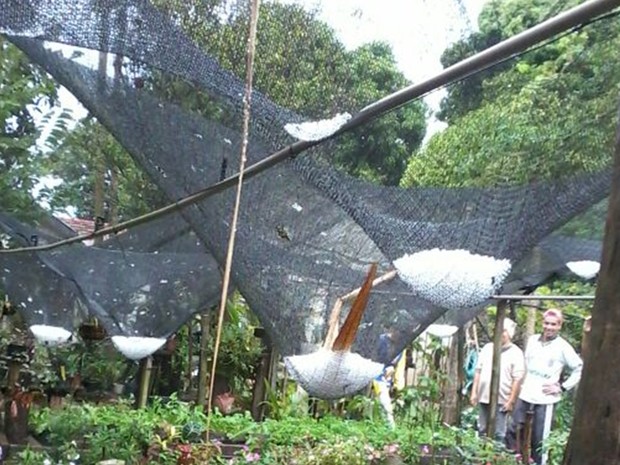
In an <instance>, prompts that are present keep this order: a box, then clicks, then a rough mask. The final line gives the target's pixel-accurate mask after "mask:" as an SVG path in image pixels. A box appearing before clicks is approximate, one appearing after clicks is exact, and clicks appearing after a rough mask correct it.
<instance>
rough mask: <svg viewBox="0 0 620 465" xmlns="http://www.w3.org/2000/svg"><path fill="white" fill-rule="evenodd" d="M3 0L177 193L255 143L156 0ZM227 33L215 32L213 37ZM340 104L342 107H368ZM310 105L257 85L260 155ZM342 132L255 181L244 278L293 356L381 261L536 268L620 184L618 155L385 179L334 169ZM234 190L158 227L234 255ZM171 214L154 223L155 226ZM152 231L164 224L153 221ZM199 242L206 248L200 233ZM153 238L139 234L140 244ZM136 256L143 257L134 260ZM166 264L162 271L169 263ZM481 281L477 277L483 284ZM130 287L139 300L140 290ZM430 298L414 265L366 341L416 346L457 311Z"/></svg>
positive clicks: (375, 307)
mask: <svg viewBox="0 0 620 465" xmlns="http://www.w3.org/2000/svg"><path fill="white" fill-rule="evenodd" d="M2 4H3V6H4V8H2V9H0V28H1V29H0V30H2V31H3V32H5V33H7V34H9V36H10V38H11V40H12V41H13V42H14V43H15V44H16V45H18V46H19V47H20V48H21V49H22V50H23V51H24V52H25V53H26V54H27V55H28V56H29V57H30V59H31V60H32V61H33V62H35V63H37V64H39V65H40V66H42V67H43V68H44V69H45V70H47V71H48V72H49V73H50V74H51V75H52V76H53V77H54V78H55V79H56V80H57V81H58V82H59V83H60V84H62V85H64V86H65V87H66V88H67V89H69V90H70V91H71V92H72V93H73V94H74V95H75V96H76V97H77V98H78V99H79V100H80V101H81V102H82V103H83V104H84V105H85V106H86V108H87V109H88V110H89V111H90V112H91V113H92V114H93V115H95V116H96V117H97V119H98V120H99V121H100V122H101V123H102V124H104V125H105V127H106V128H107V129H108V130H109V131H110V132H111V133H112V134H113V135H114V136H115V137H116V138H117V140H118V141H119V142H120V143H121V144H122V145H123V146H124V147H125V148H126V149H127V150H128V151H129V152H130V154H131V155H132V157H133V158H134V159H135V160H136V162H137V163H138V164H139V165H140V166H141V168H142V169H144V170H145V172H146V173H148V174H149V175H150V177H151V178H152V179H153V181H154V182H155V183H156V184H157V185H158V187H159V188H160V189H161V190H162V191H163V192H164V193H165V194H166V195H167V197H168V198H169V199H170V201H176V200H178V199H180V198H182V197H184V196H187V195H188V194H190V193H193V192H196V191H198V190H200V189H203V188H205V187H207V186H209V185H212V184H213V183H215V182H217V181H218V180H219V179H220V176H221V169H222V164H223V162H224V161H225V160H235V159H236V157H237V154H238V153H239V149H240V145H241V144H240V142H241V136H240V133H239V130H238V128H239V120H240V117H241V109H242V96H243V84H242V82H241V81H239V80H238V79H237V78H236V77H235V76H234V75H233V74H232V73H230V72H229V71H227V70H225V69H223V68H222V67H221V66H220V64H219V63H218V62H217V61H216V60H215V59H214V57H212V56H210V55H208V54H206V53H204V52H203V51H201V50H200V49H199V48H198V47H197V46H195V45H194V44H193V43H192V42H191V41H190V40H189V39H188V38H187V37H186V36H185V35H184V34H183V33H182V32H181V31H180V29H178V28H177V27H176V26H175V25H174V22H173V21H170V20H168V19H167V18H166V17H165V15H163V14H162V13H161V12H159V11H158V10H157V9H155V8H154V7H153V6H152V5H151V4H150V3H148V2H144V1H138V2H124V1H116V2H90V1H77V2H71V3H67V2H63V1H49V2H36V1H31V2H13V1H12V2H7V1H4V2H2ZM235 5H236V6H235V7H237V8H239V11H238V14H239V15H240V16H241V15H243V13H244V12H243V9H242V7H240V6H238V5H237V4H235ZM216 20H217V18H215V19H214V21H216ZM29 37H30V38H29ZM32 37H35V39H33V38H32ZM217 39H218V37H217V34H215V35H214V37H213V42H214V43H216V42H217ZM43 40H50V41H56V42H61V43H66V44H71V45H75V46H81V47H86V48H91V49H97V50H104V51H109V52H111V53H115V54H118V55H121V56H123V57H126V58H127V59H129V60H131V61H133V62H135V63H139V65H140V66H143V67H144V68H145V69H147V68H148V67H154V68H158V69H160V70H162V71H163V72H165V73H167V74H170V75H174V76H179V77H181V78H184V79H186V80H187V81H190V82H192V83H194V84H195V85H196V88H197V89H200V91H202V92H205V93H206V94H208V95H209V96H210V97H211V98H213V99H215V100H216V101H217V102H219V104H221V105H222V108H225V111H224V116H223V117H220V116H218V118H217V119H216V117H215V116H213V117H212V118H210V119H206V118H204V117H200V116H198V115H197V114H195V113H193V112H190V111H187V110H184V109H182V108H180V107H178V106H175V105H173V104H170V103H168V102H166V101H164V100H162V99H160V98H158V97H157V96H156V95H154V94H153V93H151V92H150V90H149V89H147V88H143V87H140V88H136V86H135V85H134V84H133V82H132V81H131V80H128V79H121V80H113V79H104V78H102V76H101V74H100V73H97V72H96V71H94V70H92V69H90V68H88V67H86V66H83V65H81V64H79V63H76V62H74V61H72V60H70V59H68V58H65V57H63V56H62V54H60V53H55V52H52V51H50V50H48V49H46V48H45V47H44V46H43V44H42V41H43ZM149 69H150V68H149ZM345 101H346V99H345ZM337 110H338V111H334V114H336V113H339V114H344V111H350V110H352V109H349V108H338V109H337ZM305 119H306V118H303V117H301V116H300V115H298V114H296V113H295V112H293V111H291V110H289V109H286V108H283V107H280V106H278V105H275V104H274V103H273V102H272V101H271V100H269V98H268V97H267V96H265V95H263V94H260V93H258V92H255V93H254V94H253V97H252V130H251V134H250V136H249V142H250V145H249V150H250V152H249V154H248V156H249V162H250V163H253V162H257V161H260V160H262V159H264V158H265V156H266V155H268V154H269V153H270V152H271V151H273V150H275V149H278V148H280V147H281V146H282V145H283V144H285V143H289V142H291V140H292V139H291V137H290V136H289V135H288V134H287V133H286V131H285V126H286V125H287V124H290V123H300V122H301V121H303V120H305ZM333 144H335V143H333ZM333 144H332V143H330V144H322V145H320V146H318V147H315V148H314V149H313V150H312V151H310V153H307V154H304V155H303V156H298V157H297V158H296V159H295V160H293V161H289V162H286V163H281V164H279V165H277V166H275V167H273V168H271V169H270V170H269V171H268V172H265V173H263V174H260V175H257V176H255V177H253V178H251V179H248V180H247V181H246V183H245V185H244V191H243V197H242V205H241V211H240V219H239V225H238V227H237V231H236V234H237V241H236V244H237V245H236V250H235V255H234V262H233V267H232V273H233V281H234V284H235V286H236V287H238V288H239V290H240V291H241V293H242V294H243V296H244V297H245V299H246V300H247V301H248V303H249V304H250V306H251V308H252V310H253V311H254V312H255V313H256V314H257V316H258V317H259V319H260V320H261V322H262V324H263V325H264V326H265V328H266V330H267V331H268V333H269V335H270V336H271V338H272V340H273V341H274V342H275V344H276V346H277V347H278V348H279V349H280V351H281V352H282V353H283V354H285V355H291V354H298V353H303V352H307V351H310V350H312V348H313V347H315V346H316V345H317V344H319V343H320V342H321V341H322V338H323V336H324V334H325V332H326V329H327V328H326V324H327V323H326V322H327V317H328V315H329V312H330V310H331V308H332V307H333V305H334V303H335V301H336V299H337V298H338V297H340V296H342V295H344V294H346V293H348V292H349V291H350V290H352V289H354V288H356V287H357V285H358V284H359V282H361V280H362V277H363V275H364V271H365V269H366V268H367V264H368V263H370V262H373V261H378V262H380V263H381V264H382V271H383V272H385V271H387V270H389V269H390V268H391V263H392V262H394V261H395V260H397V259H399V258H401V257H403V256H404V255H405V254H412V253H416V252H424V251H429V250H433V249H440V250H446V251H459V250H465V251H468V252H469V253H471V254H477V255H480V256H484V257H490V258H492V259H495V260H507V261H509V262H510V263H511V265H512V267H513V271H512V275H511V276H509V277H508V278H507V279H508V283H515V282H517V280H518V278H519V276H527V275H528V272H529V271H532V270H533V269H534V268H527V266H526V267H525V268H519V267H516V270H515V269H514V268H515V266H516V265H517V264H519V263H523V262H522V260H523V259H525V257H526V256H527V253H528V252H529V251H530V250H531V249H532V248H533V247H534V246H536V245H537V244H538V243H540V241H541V240H543V239H544V238H545V237H546V236H548V235H549V234H550V233H551V232H552V231H554V230H555V229H556V228H558V227H559V226H560V225H562V224H563V223H564V222H566V221H567V220H568V219H570V218H571V217H572V216H574V215H576V214H578V213H579V212H582V211H584V210H585V209H586V208H587V207H589V206H590V205H592V204H593V203H594V202H596V201H598V200H600V199H601V198H603V197H604V196H605V195H607V193H608V190H609V179H610V178H609V171H608V170H607V168H604V167H603V168H601V169H599V168H597V169H594V170H592V171H591V172H587V173H567V176H566V177H565V178H564V179H561V180H554V181H548V182H542V181H539V182H535V183H530V184H527V185H519V186H500V187H489V188H458V189H456V188H452V189H446V188H440V187H437V188H409V189H402V188H397V187H386V186H378V185H375V184H371V183H369V182H365V181H361V180H357V179H354V178H352V177H350V176H348V175H346V174H343V173H342V172H340V171H338V170H336V169H334V168H333V167H331V166H330V165H329V163H328V162H329V160H330V152H331V150H332V149H333V148H334V145H333ZM228 166H231V163H228ZM233 172H234V170H231V171H230V172H229V173H228V174H232V173H233ZM233 200H234V193H233V192H232V190H228V191H225V192H222V193H220V194H218V195H216V196H212V197H210V198H207V199H204V200H202V201H200V202H198V203H197V204H195V205H193V206H191V207H188V208H186V209H184V210H183V211H182V212H181V213H180V215H179V217H182V220H179V218H175V217H172V216H171V217H165V218H162V219H161V220H159V222H158V225H159V226H158V228H163V229H164V230H167V228H171V230H174V227H175V225H179V224H181V225H185V224H187V225H189V226H190V227H191V230H192V231H193V232H194V233H195V234H196V236H197V237H198V238H200V240H201V242H202V243H203V244H204V245H205V247H206V249H207V250H208V253H207V254H205V253H202V255H200V260H204V262H205V263H207V262H208V263H211V264H210V265H204V268H203V271H205V273H206V270H209V271H210V272H214V271H213V270H214V269H215V268H216V267H215V263H218V262H219V263H223V261H224V257H225V255H226V254H225V246H226V244H227V240H228V234H229V229H230V220H229V218H230V212H231V211H232V205H233ZM158 228H155V227H154V225H151V230H152V231H156V230H158ZM145 230H146V231H148V230H149V226H148V225H145ZM120 237H121V236H120V235H119V236H118V238H116V239H115V240H120ZM128 237H129V236H128ZM180 237H182V238H183V239H175V240H180V241H182V242H183V241H186V240H187V237H190V236H187V235H185V234H182V235H181V236H180ZM191 240H192V239H190V242H191ZM162 241H163V242H160V244H159V246H158V247H163V244H167V243H168V239H165V238H164V239H162ZM183 243H185V244H186V245H187V246H188V247H189V248H190V251H191V247H192V246H191V243H186V242H183ZM139 246H140V243H139V241H137V243H134V245H131V246H129V245H127V247H139ZM71 249H72V248H67V250H62V249H61V250H60V251H59V252H57V253H56V256H60V255H62V254H67V255H66V256H67V257H70V252H69V251H70V250H71ZM127 250H129V249H126V250H125V251H123V252H121V253H122V254H123V257H124V259H126V257H128V255H127V254H128V253H130V252H128V251H127ZM162 250H163V249H162ZM135 251H136V252H140V251H141V250H139V249H135ZM88 253H91V252H88ZM112 253H113V252H112V251H110V254H112ZM114 253H117V252H114ZM96 254H101V255H100V256H98V257H95V255H96ZM92 257H93V263H98V264H100V268H101V269H102V270H103V272H102V275H104V276H112V275H113V274H114V273H115V272H116V273H117V274H118V276H121V271H122V267H115V266H114V265H115V264H116V263H117V262H116V261H115V260H110V259H109V258H108V257H110V255H106V254H104V253H103V252H101V251H96V252H93V253H92ZM103 257H106V258H103ZM2 260H4V257H2ZM57 260H58V263H60V262H62V266H63V267H64V268H65V269H66V270H65V272H66V273H67V274H68V275H73V276H80V275H82V273H84V272H85V271H86V272H88V270H89V268H88V267H87V266H86V265H83V264H74V261H73V260H66V261H64V260H63V259H62V258H57ZM192 260H193V257H188V261H187V262H184V263H185V264H188V268H183V269H191V266H192V265H191V263H194V262H192ZM209 260H215V261H213V262H209ZM111 261H113V262H114V263H110V262H111ZM447 261H450V259H448V260H447ZM124 263H126V264H130V263H138V260H137V258H136V259H135V260H134V259H126V261H125V262H124ZM144 263H145V268H146V269H150V267H152V266H154V265H153V263H152V262H148V260H145V261H144ZM200 263H202V262H200ZM107 265H110V266H109V267H108V266H107ZM194 265H196V264H195V263H194ZM80 267H81V268H80ZM130 268H131V267H130ZM115 270H116V271H115ZM127 272H130V270H129V269H127ZM502 274H505V273H502ZM155 277H156V278H158V277H159V276H158V275H157V273H155ZM160 279H161V278H160ZM444 281H446V280H444ZM487 281H492V280H491V278H488V279H487ZM213 282H216V280H213ZM491 284H492V286H493V290H495V288H497V289H499V287H500V286H501V284H502V283H501V279H498V280H497V281H495V282H491ZM90 285H91V283H88V284H85V286H90ZM92 285H93V286H95V284H92ZM135 285H136V286H137V285H138V283H136V284H135ZM459 286H462V283H459V282H457V283H456V288H458V287H459ZM466 287H467V286H464V287H463V289H464V291H467V292H468V291H469V289H466ZM483 289H484V292H481V293H477V296H476V299H473V300H467V304H466V305H467V308H461V309H459V310H456V311H455V310H451V311H450V313H449V318H450V319H451V320H452V321H457V322H459V323H461V322H464V321H467V320H469V319H471V317H472V316H473V315H475V314H476V313H477V312H478V311H479V310H480V309H481V308H482V306H483V305H484V304H485V303H486V302H487V298H488V295H487V294H488V292H487V291H488V290H489V288H483ZM87 292H88V293H89V295H91V296H92V295H93V294H94V293H95V292H97V291H96V290H95V288H94V287H93V288H91V289H89V290H88V291H87ZM175 292H176V290H174V289H170V292H169V293H164V295H165V296H167V297H166V298H169V299H172V298H173V297H174V296H175ZM124 295H125V297H126V298H128V299H131V296H130V295H128V294H127V293H125V294H124ZM423 296H426V298H423ZM429 299H433V296H432V295H431V294H424V293H422V292H420V291H419V290H418V294H415V293H414V292H412V291H411V288H410V287H409V286H407V285H406V284H405V282H404V281H403V280H402V279H400V278H396V279H394V280H392V281H389V282H387V283H385V284H382V285H380V286H379V287H377V288H376V289H375V290H374V291H373V293H372V296H371V300H370V302H369V305H368V310H367V312H366V314H365V317H364V320H363V322H362V326H361V328H360V333H359V335H358V338H357V341H356V344H355V346H354V348H353V350H354V351H357V352H359V353H361V354H362V355H364V356H366V357H369V358H376V347H377V341H378V338H379V335H380V334H381V332H382V331H383V330H384V328H385V327H386V326H394V327H397V328H398V331H397V334H396V335H395V339H396V342H395V344H394V347H393V351H394V352H398V351H400V349H402V347H403V346H404V345H405V344H406V343H407V342H409V341H410V340H411V339H413V338H414V337H415V336H416V335H417V334H419V333H420V332H421V331H422V330H423V329H424V328H425V327H427V326H428V325H429V324H430V323H432V322H433V321H435V320H436V319H437V318H438V317H440V316H441V315H442V314H444V313H445V312H446V310H447V308H446V305H445V302H444V301H442V300H435V301H432V300H429ZM91 300H95V299H91ZM461 302H463V301H461ZM109 303H110V301H109V300H108V301H107V302H106V304H109ZM190 304H193V302H191V303H190ZM461 305H463V304H462V303H461ZM100 311H101V310H100ZM162 311H163V313H158V314H157V317H156V319H157V320H158V321H160V320H162V319H164V318H165V317H168V319H169V320H170V318H169V315H167V314H166V312H167V311H170V306H167V308H162ZM147 313H150V312H147ZM186 315H187V313H183V312H179V313H176V309H175V318H174V321H175V322H177V323H182V321H183V318H185V317H186ZM130 318H133V317H132V316H131V314H130V313H127V312H126V311H122V315H120V314H119V315H118V316H116V317H115V321H116V322H117V324H118V325H119V326H120V327H123V326H122V325H123V324H125V326H124V328H127V327H129V326H131V327H132V328H134V329H135V328H138V329H139V328H142V326H141V325H147V326H148V325H151V326H152V322H149V321H148V319H149V318H148V316H145V318H143V319H140V318H137V319H136V318H134V320H135V321H134V320H132V321H131V323H130V324H129V323H127V322H126V321H127V319H130ZM123 321H124V322H125V323H122V322H123ZM392 355H394V354H392Z"/></svg>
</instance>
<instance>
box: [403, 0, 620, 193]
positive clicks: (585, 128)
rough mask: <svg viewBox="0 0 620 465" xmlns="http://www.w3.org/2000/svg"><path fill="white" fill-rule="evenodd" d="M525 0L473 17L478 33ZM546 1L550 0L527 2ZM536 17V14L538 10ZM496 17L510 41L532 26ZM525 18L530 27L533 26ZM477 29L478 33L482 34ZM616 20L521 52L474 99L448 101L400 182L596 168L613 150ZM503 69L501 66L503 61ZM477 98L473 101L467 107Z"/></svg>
mask: <svg viewBox="0 0 620 465" xmlns="http://www.w3.org/2000/svg"><path fill="white" fill-rule="evenodd" d="M530 3H531V0H518V1H512V2H492V3H490V4H489V6H487V7H486V8H485V9H484V10H483V12H482V13H481V15H480V23H481V29H482V27H483V26H484V24H486V23H490V22H491V21H489V19H488V18H489V17H490V16H491V15H492V14H495V15H498V17H500V18H511V17H512V16H511V11H513V9H514V8H516V5H521V8H522V9H523V10H524V11H529V9H530ZM534 3H535V4H537V5H539V6H540V5H546V4H549V3H551V2H534ZM532 11H534V12H536V11H538V12H539V13H540V14H534V19H535V18H538V17H540V16H541V15H542V13H541V12H542V11H543V9H542V6H541V7H540V10H536V9H533V10H532ZM530 16H532V15H525V16H523V18H522V19H521V20H520V21H517V20H516V19H515V18H513V19H514V21H508V20H507V19H506V21H504V23H505V24H504V23H503V22H502V21H497V23H496V24H498V25H500V26H502V27H504V28H505V30H500V31H499V32H500V33H501V34H500V36H502V37H503V36H507V35H509V33H512V32H514V31H516V30H518V29H519V28H520V27H524V26H526V25H529V22H527V21H525V19H526V18H527V19H529V18H530ZM534 19H532V21H533V20H534ZM482 30H484V29H482ZM619 45H620V35H619V34H618V28H617V19H615V18H614V19H610V20H604V21H601V22H599V23H597V24H595V25H592V26H590V27H587V28H583V29H582V30H581V31H579V32H574V33H571V34H568V35H565V36H563V37H561V38H559V39H557V40H555V41H554V42H552V43H550V44H547V45H544V46H542V47H540V48H537V49H535V50H533V51H531V52H529V53H526V54H524V55H522V56H521V57H519V58H518V59H515V60H513V61H511V62H510V63H507V64H505V65H504V68H505V69H503V70H499V71H498V70H494V72H493V73H491V74H487V76H486V77H485V78H483V79H481V78H480V77H475V79H474V80H473V82H472V86H473V88H474V89H475V88H476V86H477V85H478V84H479V90H478V91H472V92H478V93H477V94H476V95H475V99H474V98H473V97H471V96H470V97H467V96H464V95H463V94H461V93H459V92H461V91H464V90H465V89H466V88H467V84H468V83H469V80H466V81H464V82H462V83H460V84H459V86H460V87H457V91H454V92H451V93H450V94H449V95H448V97H447V100H446V101H447V102H448V103H447V104H446V105H445V106H444V109H447V108H451V109H452V110H451V112H450V113H449V116H450V125H449V127H448V128H447V129H446V130H445V131H443V132H441V133H439V134H436V135H434V136H433V137H432V138H431V140H430V141H429V143H428V144H427V145H426V146H425V147H423V148H421V149H420V150H418V151H417V152H416V153H414V155H413V156H412V157H411V159H410V160H409V163H408V166H407V170H406V172H405V174H404V176H403V178H402V179H401V185H402V186H413V185H432V186H464V185H475V186H488V185H497V184H504V183H524V182H529V181H533V180H538V179H551V178H556V177H561V176H564V175H568V174H571V173H576V172H580V171H592V170H593V169H597V168H601V167H602V166H604V165H605V164H607V163H609V160H610V156H611V153H610V149H609V147H611V146H612V145H613V138H614V127H615V123H616V118H615V113H616V106H617V91H618V85H617V84H616V80H615V78H614V76H617V75H618V73H619V72H620V64H619V63H618V62H617V60H614V59H613V56H614V54H615V52H614V50H617V47H618V46H619ZM508 64H509V65H510V66H507V65H508ZM474 100H475V102H474Z"/></svg>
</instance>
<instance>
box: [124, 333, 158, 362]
mask: <svg viewBox="0 0 620 465" xmlns="http://www.w3.org/2000/svg"><path fill="white" fill-rule="evenodd" d="M165 343H166V339H163V338H158V337H141V336H112V344H114V347H116V349H117V350H118V351H119V352H120V353H121V354H123V355H124V356H125V357H127V358H129V359H131V360H141V359H143V358H144V357H148V356H149V355H151V354H153V353H155V352H156V351H158V350H159V349H160V348H161V347H162V346H163V345H164V344H165Z"/></svg>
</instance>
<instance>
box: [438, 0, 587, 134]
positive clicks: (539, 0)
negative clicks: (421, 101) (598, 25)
mask: <svg viewBox="0 0 620 465" xmlns="http://www.w3.org/2000/svg"><path fill="white" fill-rule="evenodd" d="M577 3H578V2H577V1H574V0H568V1H563V2H558V1H556V0H509V1H504V0H502V1H499V0H493V1H489V2H486V3H485V4H484V7H483V8H482V11H481V12H480V16H479V18H478V28H479V31H476V32H472V33H471V34H470V35H469V36H468V37H465V38H464V39H461V40H459V41H457V42H455V43H454V44H452V45H450V46H449V47H448V48H447V49H446V50H444V52H443V53H442V56H441V64H442V65H443V66H444V68H447V67H448V66H451V65H453V64H455V63H458V62H459V61H461V60H464V59H465V58H468V57H470V56H472V55H475V54H476V53H478V52H481V51H483V50H485V49H487V48H489V47H491V46H493V45H495V44H497V43H498V42H501V41H502V40H505V39H507V38H509V37H512V36H514V35H516V34H518V33H520V32H522V31H524V30H526V29H528V28H530V27H533V26H535V25H536V24H539V23H540V22H542V21H543V20H545V19H547V18H549V17H551V16H554V15H555V14H557V13H559V10H560V9H566V8H569V7H571V6H574V5H576V4H577ZM550 56H557V51H555V50H554V49H553V46H551V47H545V48H544V49H543V50H541V51H537V52H534V53H530V54H528V55H525V56H524V57H523V58H522V59H521V60H519V61H518V62H517V64H516V66H517V67H521V66H523V64H524V63H523V62H524V61H525V62H526V63H539V62H544V61H546V60H547V59H549V58H550ZM513 66H515V64H514V63H502V64H498V65H495V66H493V67H492V68H490V69H487V70H485V71H482V72H480V73H477V74H475V75H473V76H471V77H470V78H468V79H466V80H463V81H459V82H457V83H454V84H452V85H451V86H450V87H449V88H448V95H447V96H446V97H445V98H444V99H443V101H442V102H441V110H440V112H439V114H438V117H439V119H441V120H443V121H446V122H448V123H452V122H454V121H456V120H457V119H458V118H460V117H462V116H464V115H466V114H467V113H469V112H470V111H472V110H475V109H477V108H479V107H480V106H481V105H482V103H483V102H484V100H485V92H486V89H485V83H486V82H488V81H489V80H490V79H491V78H493V77H494V76H497V75H498V74H500V73H502V72H504V71H505V70H507V69H510V68H511V67H513ZM526 66H527V65H526Z"/></svg>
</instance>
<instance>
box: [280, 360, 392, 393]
mask: <svg viewBox="0 0 620 465" xmlns="http://www.w3.org/2000/svg"><path fill="white" fill-rule="evenodd" d="M284 364H285V365H286V369H287V370H288V372H289V374H290V375H291V378H293V379H294V380H295V381H297V382H298V383H299V384H300V385H301V387H302V388H304V389H305V390H306V391H307V392H308V394H310V395H311V396H313V397H318V398H320V399H339V398H341V397H345V396H349V395H352V394H355V393H357V392H359V391H361V390H362V389H364V388H365V387H367V386H368V383H370V382H371V381H372V380H373V379H374V378H375V377H377V376H378V375H379V374H381V372H382V371H383V365H382V364H381V363H377V362H373V361H372V360H369V359H367V358H364V357H362V356H361V355H359V354H356V353H353V352H334V351H331V350H325V349H320V350H318V351H316V352H313V353H311V354H306V355H293V356H289V357H285V358H284Z"/></svg>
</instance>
